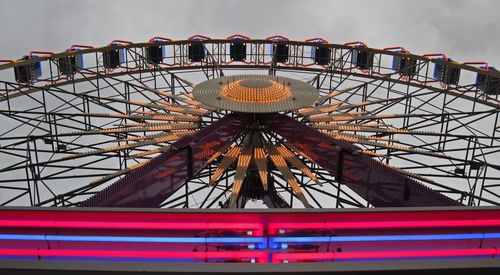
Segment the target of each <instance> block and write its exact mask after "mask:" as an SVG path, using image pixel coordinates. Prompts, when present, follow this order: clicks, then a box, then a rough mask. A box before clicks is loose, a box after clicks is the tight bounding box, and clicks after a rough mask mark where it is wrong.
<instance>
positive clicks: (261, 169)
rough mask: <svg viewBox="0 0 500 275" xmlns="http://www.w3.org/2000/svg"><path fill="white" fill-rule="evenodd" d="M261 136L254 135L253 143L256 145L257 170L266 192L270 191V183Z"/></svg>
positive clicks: (254, 149)
mask: <svg viewBox="0 0 500 275" xmlns="http://www.w3.org/2000/svg"><path fill="white" fill-rule="evenodd" d="M261 138H262V137H261V136H260V135H259V134H257V133H254V134H253V137H252V139H253V140H252V143H253V145H254V148H253V159H254V162H255V166H256V168H257V172H258V174H259V178H260V182H261V183H262V188H263V189H264V191H268V190H269V182H268V175H269V172H268V167H267V157H266V152H265V150H264V148H263V147H262V141H261Z"/></svg>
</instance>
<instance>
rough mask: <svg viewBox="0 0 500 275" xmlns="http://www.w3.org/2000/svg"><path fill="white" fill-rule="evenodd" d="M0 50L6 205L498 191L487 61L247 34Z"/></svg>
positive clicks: (350, 198) (241, 201)
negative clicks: (17, 52)
mask: <svg viewBox="0 0 500 275" xmlns="http://www.w3.org/2000/svg"><path fill="white" fill-rule="evenodd" d="M1 62H2V64H0V82H1V83H0V114H1V115H2V116H1V120H0V121H1V122H2V123H1V125H2V127H1V129H0V156H1V158H0V189H1V191H0V204H1V205H30V206H82V207H90V206H128V207H164V208H220V207H222V208H245V207H261V206H264V207H269V208H289V207H292V208H345V207H386V206H455V205H466V206H478V205H499V204H500V195H499V194H500V162H499V161H498V159H499V157H500V134H499V132H500V126H499V125H500V122H499V114H500V108H499V107H500V100H499V94H500V83H499V79H500V73H499V72H498V71H496V69H495V68H494V67H492V66H489V65H488V63H486V62H465V63H460V62H457V61H455V60H454V59H452V58H449V57H448V56H447V55H445V54H442V53H439V54H423V55H416V54H413V53H410V52H409V51H408V50H406V49H405V48H403V47H388V48H384V49H375V48H370V47H368V46H367V45H366V44H364V43H363V42H360V41H356V42H349V43H345V44H331V43H329V42H328V41H326V40H324V39H322V38H314V39H309V40H307V41H292V40H290V39H288V38H286V37H282V36H272V37H268V38H266V39H251V38H249V37H246V36H243V35H233V36H229V37H227V38H225V39H212V38H209V37H206V36H202V35H195V36H192V37H189V38H188V39H187V40H171V39H168V38H163V37H154V38H152V39H150V40H149V41H148V42H145V43H133V42H130V41H123V40H113V41H112V42H110V43H109V45H106V46H104V47H92V46H84V45H73V46H70V47H69V48H68V49H67V50H65V51H64V52H60V53H52V52H45V51H33V52H30V53H29V54H27V55H26V56H24V57H23V58H21V59H19V60H15V61H13V60H1Z"/></svg>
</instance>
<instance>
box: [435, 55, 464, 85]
mask: <svg viewBox="0 0 500 275" xmlns="http://www.w3.org/2000/svg"><path fill="white" fill-rule="evenodd" d="M437 60H445V59H444V58H442V57H441V58H438V59H437ZM447 61H453V60H452V59H451V58H448V59H447ZM434 79H436V80H439V81H441V82H442V83H444V84H452V85H457V84H458V81H459V80H460V68H458V67H451V66H449V65H444V64H439V63H435V65H434Z"/></svg>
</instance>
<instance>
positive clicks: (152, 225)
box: [0, 220, 264, 236]
mask: <svg viewBox="0 0 500 275" xmlns="http://www.w3.org/2000/svg"><path fill="white" fill-rule="evenodd" d="M0 227H29V228H33V227H51V228H91V229H143V230H144V229H146V230H156V229H171V230H177V229H204V230H205V229H233V230H248V231H252V232H253V233H254V235H256V236H260V235H262V234H263V231H264V230H263V228H264V226H263V224H261V223H238V222H234V223H230V222H229V223H228V222H225V223H222V222H208V223H207V222H205V223H186V222H177V223H166V222H119V221H61V220H0Z"/></svg>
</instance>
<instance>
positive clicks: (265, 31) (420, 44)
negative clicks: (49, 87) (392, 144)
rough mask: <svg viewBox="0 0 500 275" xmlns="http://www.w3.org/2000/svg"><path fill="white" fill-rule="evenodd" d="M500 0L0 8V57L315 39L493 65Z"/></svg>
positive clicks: (152, 1)
mask: <svg viewBox="0 0 500 275" xmlns="http://www.w3.org/2000/svg"><path fill="white" fill-rule="evenodd" d="M498 10H500V1H496V0H490V1H481V0H476V1H465V0H460V1H456V0H442V1H409V0H405V1H397V0H382V1H380V0H379V1H319V0H318V1H296V0H288V1H279V0H254V1H248V0H247V1H236V0H211V1H192V0H182V1H157V0H145V1H130V0H126V1H96V0H82V1H62V0H51V1H36V0H25V1H17V0H2V1H0V33H1V34H2V40H1V42H0V57H4V58H7V57H8V58H16V57H18V56H20V55H22V54H24V53H26V52H28V51H30V50H34V49H38V50H42V49H43V50H51V51H62V50H64V48H65V47H67V46H69V45H71V44H74V43H84V44H85V43H86V44H91V45H103V44H106V43H108V42H109V41H110V40H112V39H128V40H133V41H144V40H147V39H148V38H149V37H150V36H155V35H163V36H167V37H172V38H175V39H184V38H186V37H188V36H190V35H192V34H196V33H201V34H206V35H209V36H212V37H217V38H221V37H226V36H228V35H230V34H233V33H242V34H246V35H249V36H252V37H255V38H264V37H266V36H269V35H272V34H282V35H285V36H289V37H290V38H292V39H298V40H302V39H306V38H310V37H316V36H322V37H324V38H326V39H328V40H330V41H331V42H333V43H344V42H346V41H349V40H363V41H365V42H367V43H368V44H369V45H370V46H373V47H385V46H391V45H403V46H405V47H407V48H408V49H410V50H411V51H412V52H414V53H426V52H446V53H449V54H450V56H453V57H455V58H456V59H457V60H460V61H465V60H488V61H490V63H492V64H497V65H498V66H500V58H499V57H498V51H497V45H498V44H499V43H500V24H498V14H497V13H498Z"/></svg>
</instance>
